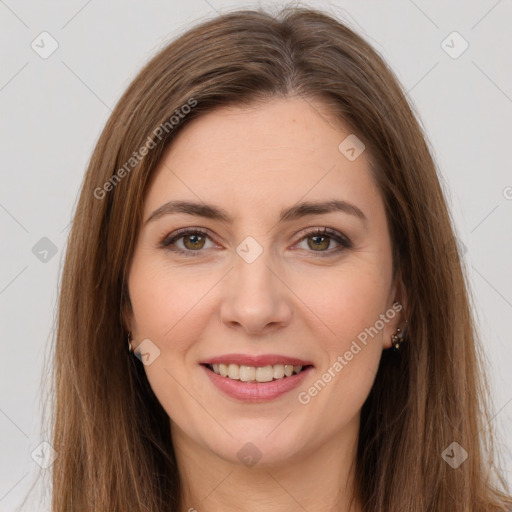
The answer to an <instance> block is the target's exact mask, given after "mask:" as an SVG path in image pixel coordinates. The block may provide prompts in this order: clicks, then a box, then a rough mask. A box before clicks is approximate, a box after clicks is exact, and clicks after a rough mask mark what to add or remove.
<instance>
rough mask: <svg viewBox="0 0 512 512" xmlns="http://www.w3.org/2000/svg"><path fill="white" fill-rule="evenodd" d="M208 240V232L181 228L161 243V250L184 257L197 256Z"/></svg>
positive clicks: (199, 229)
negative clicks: (180, 254) (164, 249)
mask: <svg viewBox="0 0 512 512" xmlns="http://www.w3.org/2000/svg"><path fill="white" fill-rule="evenodd" d="M207 240H210V241H211V239H210V236H209V235H208V232H207V231H206V230H204V229H201V228H183V229H179V230H178V231H176V232H174V233H171V234H170V235H168V236H166V237H165V238H164V239H163V240H162V241H161V242H160V246H161V247H162V248H167V249H168V250H170V251H173V252H178V253H182V254H185V255H186V256H197V255H199V253H200V252H201V249H204V248H206V249H208V247H205V245H206V241H207Z"/></svg>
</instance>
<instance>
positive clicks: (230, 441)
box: [128, 98, 403, 512]
mask: <svg viewBox="0 0 512 512" xmlns="http://www.w3.org/2000/svg"><path fill="white" fill-rule="evenodd" d="M321 112H322V105H321V104H319V103H314V102H313V101H307V102H306V101H304V100H303V99H300V98H287V99H272V100H270V101H268V102H266V103H265V104H263V105H258V106H254V107H252V108H248V107H243V108H240V107H236V108H234V107H232V108H222V109H219V110H216V111H214V112H212V113H209V114H206V115H204V116H201V117H199V118H198V119H196V120H194V121H193V122H191V123H190V124H189V125H187V126H186V127H184V129H183V130H182V131H181V132H180V133H179V134H178V136H177V138H176V139H175V141H174V142H173V143H172V145H171V146H170V147H169V148H167V150H166V152H165V153H164V155H163V157H162V159H161V161H160V163H159V166H158V167H157V168H156V169H155V171H154V173H153V175H152V178H151V180H150V183H149V186H148V189H147V192H146V196H145V204H144V216H143V219H144V221H143V225H142V227H141V230H140V232H139V236H138V239H137V244H136V248H135V252H134V254H133V258H132V261H131V266H130V271H129V279H128V287H129V293H130V299H131V303H132V312H131V313H130V315H129V329H130V330H131V333H132V338H133V340H134V345H137V344H138V343H140V342H141V341H142V340H144V339H146V338H148V339H150V340H151V341H152V343H154V345H155V346H156V347H158V349H159V350H160V354H159V355H158V357H156V358H155V359H154V360H153V361H152V362H151V364H148V365H146V366H144V368H145V371H146V374H147V377H148V379H149V382H150V384H151V387H152V389H153V391H154V392H155V394H156V396H157V397H158V399H159V401H160V402H161V404H162V406H163V407H164V409H165V410H166V411H167V413H168V415H169V417H170V422H171V433H172V440H173V444H174V447H175V451H176V457H177V461H178V467H179V471H180V475H181V478H182V482H183V498H182V510H191V509H192V510H193V509H197V510H200V511H205V512H208V511H217V510H225V511H230V510H238V511H240V510H242V511H244V510H245V511H249V510H251V511H253V510H258V511H265V510H272V511H274V512H275V511H281V510H283V511H285V510H286V511H290V510H304V509H306V510H308V511H309V512H314V511H317V510H318V511H323V512H325V511H326V510H343V511H348V510H352V511H358V510H361V508H360V504H359V502H358V500H357V497H356V499H355V501H354V502H353V504H352V506H351V507H350V506H349V504H348V501H349V497H350V494H351V491H352V488H353V472H352V471H351V468H352V467H353V464H354V462H355V450H356V445H357V436H358V428H359V417H360V410H361V407H362V405H363V403H364V401H365V399H366V397H367V396H368V393H369V392H370V389H371V386H372V384H373V381H374V377H375V374H376V371H377V368H378V364H379V360H380V357H381V353H382V350H383V349H384V348H388V347H389V346H390V341H391V335H392V334H393V333H394V332H395V330H396V328H397V327H399V326H401V325H402V323H403V322H402V319H401V314H396V315H394V316H395V317H394V318H393V319H392V320H389V321H388V322H387V323H385V325H384V328H382V329H381V330H380V331H379V333H378V334H377V335H375V336H374V337H373V338H369V341H368V343H367V345H365V346H363V345H361V344H360V345H361V346H362V349H361V350H360V351H359V352H358V353H357V355H355V356H354V357H353V359H352V360H351V361H349V362H348V364H347V365H346V366H344V367H343V369H342V371H339V372H334V373H335V377H333V378H332V379H331V381H330V382H329V383H328V384H327V385H326V386H325V387H324V388H323V389H322V390H321V391H320V392H318V394H317V395H316V396H314V397H311V400H310V401H309V403H307V404H302V403H300V402H299V400H298V394H299V392H301V391H305V390H306V391H307V390H308V388H310V387H311V386H312V385H313V384H314V383H315V382H316V381H317V380H318V379H319V378H320V377H321V376H322V374H323V373H324V372H325V371H327V370H328V369H329V368H330V367H331V368H332V365H333V363H334V362H335V361H336V360H337V358H338V356H340V355H341V356H343V354H344V353H345V352H346V351H347V350H349V348H350V346H351V344H352V342H353V341H354V340H356V338H357V336H358V335H359V334H360V333H361V332H363V331H364V330H365V329H366V328H368V327H370V326H374V325H375V323H376V321H377V320H378V319H379V316H380V315H382V314H383V313H385V312H386V311H388V310H390V309H391V308H392V304H393V303H394V302H395V301H396V300H400V297H399V296H398V292H399V290H398V284H397V282H396V280H394V279H393V273H392V256H391V241H390V236H389V231H388V225H387V219H386V215H385V210H384V205H383V201H382V198H381V195H380V192H379V190H378V188H377V186H376V184H375V181H374V179H373V177H372V175H371V173H370V169H369V160H368V155H367V152H363V153H362V154H361V155H360V156H359V157H358V158H357V159H356V160H355V161H349V160H348V159H347V158H346V157H345V156H344V155H343V154H342V153H341V152H340V151H339V150H338V145H339V144H340V142H341V141H343V140H344V139H345V137H347V135H349V134H350V133H351V131H350V130H349V129H348V128H346V129H345V130H342V129H340V127H339V126H338V124H337V125H334V123H332V122H327V118H326V116H325V114H322V113H321ZM323 112H325V110H324V111H323ZM177 199H180V200H188V201H196V202H206V203H209V204H214V205H216V206H217V207H221V208H223V209H225V210H226V211H227V212H228V213H229V214H230V215H231V216H232V217H233V222H229V223H228V222H223V221H219V220H212V219H207V218H204V217H198V216H194V215H189V214H185V213H174V214H168V215H163V216H161V217H160V218H158V219H154V220H152V221H150V222H148V223H147V224H145V223H144V222H145V221H146V220H147V219H148V218H149V217H150V215H151V214H152V212H154V211H155V210H156V209H158V208H159V207H161V206H162V205H163V204H165V203H166V202H168V201H170V200H177ZM331 199H338V200H344V201H347V202H349V203H351V204H352V205H355V206H357V208H359V209H360V210H361V211H362V212H363V213H364V215H365V217H366V221H365V222H363V221H362V220H361V219H360V218H358V217H357V216H355V215H351V214H349V213H346V212H339V211H338V212H330V213H325V214H320V215H309V216H307V217H303V218H299V219H296V220H293V221H290V222H284V223H278V218H279V213H280V211H281V209H283V208H287V207H290V206H293V205H294V204H296V203H297V202H298V201H299V200H300V201H327V200H331ZM185 227H191V228H204V229H206V230H208V231H209V232H210V233H211V236H207V237H206V239H205V240H204V242H202V240H203V239H202V238H201V239H199V242H198V240H197V239H194V237H193V236H192V240H190V238H187V239H184V238H181V239H179V240H176V242H175V243H174V245H173V246H171V248H172V247H174V248H181V249H182V250H185V251H186V250H188V251H189V253H190V252H194V248H196V247H199V251H198V250H196V251H195V256H187V255H182V254H179V253H177V252H172V251H171V250H170V248H162V247H161V246H160V242H161V240H162V239H164V238H165V237H166V236H167V235H169V234H171V233H173V232H174V231H176V230H177V229H180V228H185ZM323 227H329V228H331V229H333V230H335V231H337V232H339V233H341V234H343V235H345V236H346V237H348V238H349V239H350V240H351V242H352V246H351V247H350V248H342V250H341V251H339V252H335V250H336V249H337V248H339V247H342V246H341V244H339V243H338V242H336V241H335V240H334V239H333V238H329V237H327V239H326V240H324V239H321V238H320V239H315V238H314V235H309V237H308V233H307V231H308V228H309V229H310V228H323ZM310 230H311V229H310ZM199 236H201V235H199ZM248 236H250V237H253V238H254V239H255V240H256V241H257V242H258V244H259V245H260V247H261V248H262V250H263V252H262V254H261V255H260V256H259V257H258V258H257V259H256V260H255V261H253V262H252V263H247V262H246V261H245V260H244V259H243V258H242V257H240V256H239V254H238V253H237V252H236V248H237V246H238V245H239V244H240V243H241V242H242V241H243V240H244V239H245V238H246V237H248ZM315 240H316V241H320V242H321V243H320V244H319V245H320V248H317V246H315V245H314V244H313V243H312V242H314V241H315ZM329 240H330V245H329ZM308 241H309V244H308ZM185 243H186V244H187V245H185ZM312 246H313V247H312ZM322 251H323V252H322ZM322 254H329V255H328V256H324V257H322ZM401 302H402V303H403V300H402V301H401ZM227 353H243V354H250V355H259V354H283V355H286V356H295V357H298V358H301V359H304V360H308V361H311V362H312V363H313V365H314V369H313V371H312V372H310V374H309V375H308V377H307V378H306V380H305V381H304V382H303V383H302V384H301V385H300V386H299V388H297V389H294V390H292V391H290V392H288V393H286V394H285V395H283V396H280V397H278V398H276V399H274V400H272V401H269V402H266V403H244V402H241V401H238V400H235V399H233V398H231V397H228V396H226V395H224V394H223V393H222V392H221V391H219V390H218V389H217V388H216V387H215V386H213V385H212V383H211V382H210V380H209V379H208V377H207V375H206V373H205V370H204V368H203V367H202V366H200V364H199V363H200V361H202V360H204V359H206V358H208V357H213V356H218V355H222V354H227ZM331 373H332V370H331ZM248 442H250V443H252V444H253V445H254V446H256V447H257V450H258V451H259V453H260V454H261V459H260V460H259V461H258V462H257V464H256V465H254V466H253V467H247V466H246V465H244V464H243V463H242V462H241V461H240V460H239V458H238V457H237V453H238V452H239V450H241V449H242V448H243V447H244V445H246V443H248ZM246 449H247V448H246Z"/></svg>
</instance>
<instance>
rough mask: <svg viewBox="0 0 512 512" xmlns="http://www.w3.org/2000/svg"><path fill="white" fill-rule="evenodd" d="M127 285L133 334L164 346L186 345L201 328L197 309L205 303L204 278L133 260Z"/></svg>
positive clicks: (205, 283)
mask: <svg viewBox="0 0 512 512" xmlns="http://www.w3.org/2000/svg"><path fill="white" fill-rule="evenodd" d="M129 286H130V298H131V302H132V306H133V311H134V317H135V329H134V337H135V335H137V336H138V338H139V339H141V340H142V339H144V338H150V339H152V340H153V341H154V342H155V343H157V344H158V345H159V347H160V346H161V348H165V349H166V350H168V349H171V350H174V351H180V350H184V349H186V347H187V344H188V342H190V340H193V339H194V338H195V337H196V336H195V335H196V334H197V335H198V334H199V332H200V331H201V318H202V316H201V314H200V312H201V308H202V307H204V304H205V303H206V301H204V302H203V300H201V299H202V297H204V296H205V294H206V292H207V291H208V282H207V280H205V279H204V278H203V279H199V278H195V277H194V276H193V275H192V274H191V273H190V272H186V271H183V272H182V271H180V270H176V269H171V268H165V267H163V266H162V265H161V264H151V263H150V262H148V263H141V264H137V262H135V264H134V266H133V268H132V272H131V274H130V281H129ZM192 316H193V317H194V321H193V322H191V321H190V319H191V318H192ZM184 330H185V331H186V333H187V335H186V336H185V337H184V336H183V331H184Z"/></svg>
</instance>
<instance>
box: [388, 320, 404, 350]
mask: <svg viewBox="0 0 512 512" xmlns="http://www.w3.org/2000/svg"><path fill="white" fill-rule="evenodd" d="M406 333H407V321H406V322H405V327H404V330H403V331H402V329H400V327H397V329H396V333H395V334H392V335H391V347H392V349H393V352H398V351H399V350H400V344H401V343H403V341H404V339H405V335H406Z"/></svg>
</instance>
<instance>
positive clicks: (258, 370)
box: [203, 363, 311, 383]
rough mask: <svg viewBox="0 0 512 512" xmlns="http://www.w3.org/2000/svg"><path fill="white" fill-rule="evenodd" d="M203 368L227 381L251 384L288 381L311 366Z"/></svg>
mask: <svg viewBox="0 0 512 512" xmlns="http://www.w3.org/2000/svg"><path fill="white" fill-rule="evenodd" d="M203 366H204V367H205V368H208V370H210V371H212V372H214V373H216V374H217V375H220V376H221V377H225V378H226V379H230V380H235V381H236V380H237V381H241V382H249V383H251V382H252V383H263V382H272V381H276V380H282V379H286V378H288V377H291V376H292V375H297V374H299V373H301V372H303V371H305V370H306V369H308V368H310V367H311V365H306V366H300V365H298V366H294V365H291V364H274V365H267V366H245V365H238V364H234V363H230V364H222V363H221V364H204V365H203Z"/></svg>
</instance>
